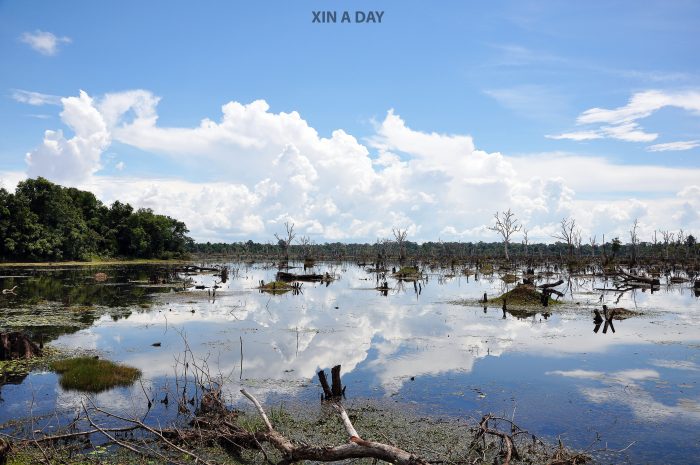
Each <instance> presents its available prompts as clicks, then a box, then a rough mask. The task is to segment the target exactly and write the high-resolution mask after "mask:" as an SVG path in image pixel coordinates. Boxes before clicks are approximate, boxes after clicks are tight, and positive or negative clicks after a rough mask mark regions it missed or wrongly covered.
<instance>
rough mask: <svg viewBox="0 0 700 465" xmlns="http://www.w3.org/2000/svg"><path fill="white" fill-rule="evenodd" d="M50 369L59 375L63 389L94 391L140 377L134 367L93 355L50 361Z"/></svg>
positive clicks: (129, 381) (123, 383)
mask: <svg viewBox="0 0 700 465" xmlns="http://www.w3.org/2000/svg"><path fill="white" fill-rule="evenodd" d="M51 369H52V370H53V371H55V372H56V373H58V374H60V375H61V380H60V383H61V387H62V388H63V389H66V390H74V391H84V392H95V393H96V392H102V391H106V390H108V389H111V388H113V387H116V386H129V385H131V384H132V383H133V382H134V381H136V380H137V379H138V378H139V377H141V371H140V370H138V369H136V368H133V367H130V366H126V365H119V364H117V363H114V362H112V361H109V360H100V359H98V358H95V357H76V358H70V359H66V360H57V361H54V362H52V363H51Z"/></svg>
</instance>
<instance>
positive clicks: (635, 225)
mask: <svg viewBox="0 0 700 465" xmlns="http://www.w3.org/2000/svg"><path fill="white" fill-rule="evenodd" d="M638 227H639V220H638V219H637V218H635V219H634V223H632V229H630V244H631V245H632V263H633V264H634V263H637V244H639V236H638V235H637V228H638Z"/></svg>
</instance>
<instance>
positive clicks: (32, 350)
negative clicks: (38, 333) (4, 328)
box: [0, 331, 41, 360]
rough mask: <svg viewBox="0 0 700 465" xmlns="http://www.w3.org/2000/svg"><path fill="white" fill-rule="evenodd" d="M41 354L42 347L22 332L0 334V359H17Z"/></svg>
mask: <svg viewBox="0 0 700 465" xmlns="http://www.w3.org/2000/svg"><path fill="white" fill-rule="evenodd" d="M38 356H41V349H40V348H39V346H38V345H36V344H35V343H34V342H32V341H31V340H30V339H29V337H28V336H27V335H26V334H24V333H20V332H17V331H15V332H11V333H2V334H0V360H15V359H18V358H32V357H38Z"/></svg>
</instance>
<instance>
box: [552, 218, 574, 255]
mask: <svg viewBox="0 0 700 465" xmlns="http://www.w3.org/2000/svg"><path fill="white" fill-rule="evenodd" d="M577 235H578V236H580V231H578V230H577V229H576V220H575V219H573V218H562V220H561V222H560V223H559V232H557V233H555V234H552V237H553V238H554V239H559V240H560V241H564V242H566V245H567V246H568V248H569V258H571V257H573V255H574V243H575V240H576V236H577Z"/></svg>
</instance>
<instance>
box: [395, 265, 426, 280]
mask: <svg viewBox="0 0 700 465" xmlns="http://www.w3.org/2000/svg"><path fill="white" fill-rule="evenodd" d="M394 276H395V277H397V278H402V279H407V278H408V279H417V278H420V271H418V267H415V266H402V267H401V269H399V270H398V271H397V272H396V273H394Z"/></svg>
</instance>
